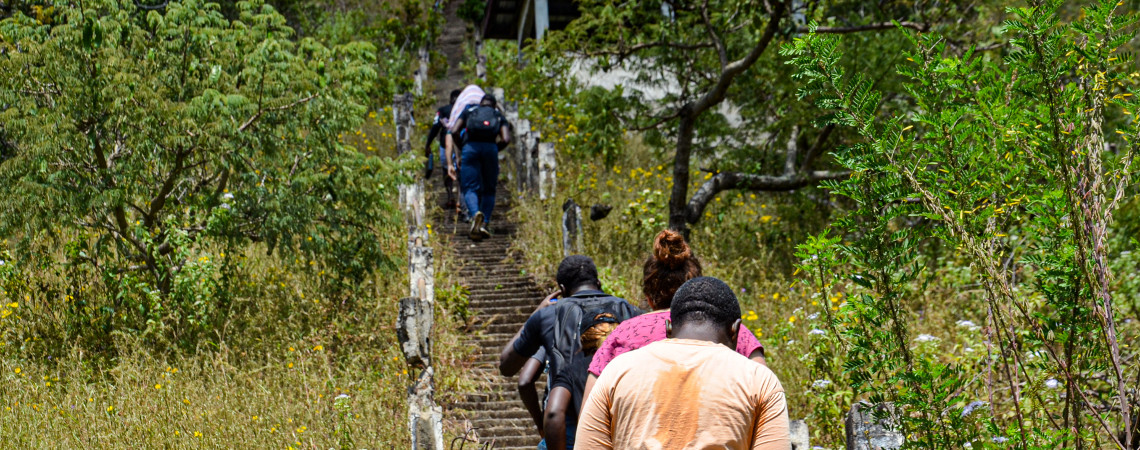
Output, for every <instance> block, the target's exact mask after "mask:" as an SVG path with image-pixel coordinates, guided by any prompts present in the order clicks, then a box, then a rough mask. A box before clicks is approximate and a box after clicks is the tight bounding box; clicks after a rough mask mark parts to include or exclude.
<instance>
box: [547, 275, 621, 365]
mask: <svg viewBox="0 0 1140 450" xmlns="http://www.w3.org/2000/svg"><path fill="white" fill-rule="evenodd" d="M570 299H574V300H573V301H567V300H570ZM554 308H555V310H554V313H555V317H556V318H557V322H556V324H557V325H555V326H556V327H557V329H556V330H555V332H554V352H552V354H548V355H546V358H547V359H549V360H550V361H557V362H554V363H552V364H553V365H555V366H557V367H561V368H565V367H566V364H567V363H568V362H569V361H570V357H571V356H572V355H574V353H575V352H577V351H579V350H581V349H582V342H581V340H580V339H579V338H580V335H581V332H580V331H579V328H578V327H579V326H580V325H581V324H582V318H583V317H585V316H586V312H587V311H589V312H590V314H598V313H610V314H613V315H614V317H615V318H617V321H618V322H619V323H620V322H624V321H625V320H626V319H629V318H631V317H636V316H640V315H641V314H642V311H641V310H640V309H637V307H635V306H633V305H631V304H629V302H627V301H625V300H623V299H621V298H618V297H614V296H612V295H609V294H604V293H601V292H598V293H594V294H589V293H587V294H578V295H574V296H572V297H567V298H565V299H562V300H560V301H559V302H558V303H555V304H554Z"/></svg>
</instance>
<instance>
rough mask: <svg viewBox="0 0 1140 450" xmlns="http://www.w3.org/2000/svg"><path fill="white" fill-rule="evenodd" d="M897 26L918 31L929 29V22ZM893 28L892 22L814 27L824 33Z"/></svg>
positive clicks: (802, 29) (800, 30) (802, 30)
mask: <svg viewBox="0 0 1140 450" xmlns="http://www.w3.org/2000/svg"><path fill="white" fill-rule="evenodd" d="M898 27H902V28H910V29H912V30H915V31H918V32H927V31H930V24H928V23H918V22H899V23H898ZM893 28H897V27H896V26H895V23H894V22H878V23H869V24H866V25H856V26H852V27H816V29H815V32H816V33H826V34H846V33H859V32H863V31H881V30H890V29H893ZM796 32H797V33H810V32H811V28H810V27H797V28H796Z"/></svg>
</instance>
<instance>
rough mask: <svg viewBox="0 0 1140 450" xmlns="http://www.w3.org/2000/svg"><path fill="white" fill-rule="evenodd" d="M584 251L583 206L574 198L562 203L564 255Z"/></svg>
mask: <svg viewBox="0 0 1140 450" xmlns="http://www.w3.org/2000/svg"><path fill="white" fill-rule="evenodd" d="M579 253H582V208H579V207H578V204H577V203H575V202H574V199H566V203H563V204H562V257H563V258H565V257H567V256H570V255H576V254H579Z"/></svg>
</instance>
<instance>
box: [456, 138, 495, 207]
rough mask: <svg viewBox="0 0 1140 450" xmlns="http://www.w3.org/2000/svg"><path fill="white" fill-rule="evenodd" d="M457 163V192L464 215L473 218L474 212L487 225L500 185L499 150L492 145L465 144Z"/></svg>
mask: <svg viewBox="0 0 1140 450" xmlns="http://www.w3.org/2000/svg"><path fill="white" fill-rule="evenodd" d="M460 161H462V163H460V165H459V190H460V192H461V193H462V195H463V203H465V204H466V205H467V213H468V214H470V217H472V218H474V217H475V213H476V212H481V213H483V220H484V221H486V222H487V223H490V222H491V212H492V211H493V210H494V209H495V186H496V185H497V184H498V181H499V147H498V146H497V145H495V143H494V142H468V143H467V144H466V145H464V146H463V153H462V154H461V156H460Z"/></svg>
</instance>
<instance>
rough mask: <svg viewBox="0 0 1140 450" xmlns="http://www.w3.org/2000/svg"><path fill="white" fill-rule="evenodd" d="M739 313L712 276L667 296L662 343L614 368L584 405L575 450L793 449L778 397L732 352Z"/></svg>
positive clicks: (777, 388)
mask: <svg viewBox="0 0 1140 450" xmlns="http://www.w3.org/2000/svg"><path fill="white" fill-rule="evenodd" d="M739 331H740V305H739V304H738V303H737V300H736V296H735V295H734V294H733V292H732V289H731V288H729V287H728V285H726V284H725V283H724V282H722V281H720V280H717V279H715V278H710V277H699V278H694V279H692V280H689V281H688V282H686V283H685V284H684V285H682V286H681V288H680V289H678V290H677V294H676V296H675V297H674V298H673V305H672V318H671V320H670V323H669V324H668V327H667V336H668V338H667V339H665V340H663V341H659V342H654V343H652V344H649V345H647V346H645V347H642V348H641V349H638V350H634V351H631V352H628V353H625V354H623V355H621V356H618V357H617V358H614V360H613V361H612V362H611V363H610V365H609V366H608V367H607V368H606V370H605V371H603V372H602V375H601V377H599V378H598V381H597V384H596V385H595V386H594V389H593V391H592V392H591V393H590V396H589V398H587V399H586V400H585V402H584V406H583V410H582V414H581V417H580V418H579V421H578V431H577V439H576V445H575V446H576V447H580V448H589V449H612V448H619V449H625V448H660V449H704V448H728V449H765V450H774V449H780V450H787V449H790V448H791V442H790V440H789V436H788V408H787V402H786V400H785V399H784V389H783V386H781V385H780V381H779V380H778V379H777V378H776V375H775V374H773V373H772V371H771V370H769V369H768V368H767V367H766V366H764V365H762V364H756V363H755V362H753V361H750V360H749V359H748V358H746V357H745V356H743V355H741V354H739V353H737V352H735V351H733V348H734V347H735V345H736V343H737V333H738V332H739Z"/></svg>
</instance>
